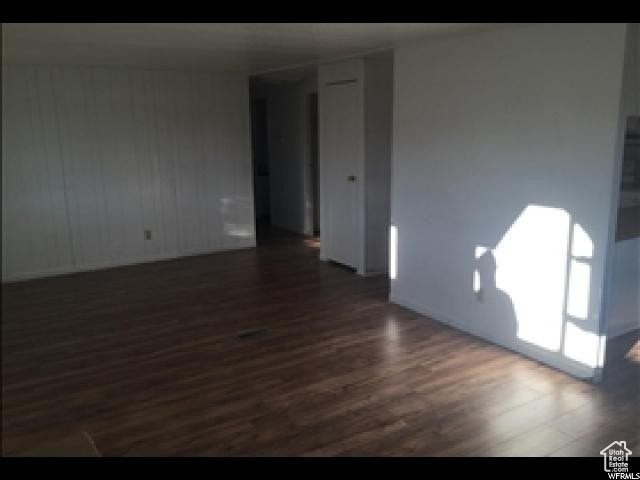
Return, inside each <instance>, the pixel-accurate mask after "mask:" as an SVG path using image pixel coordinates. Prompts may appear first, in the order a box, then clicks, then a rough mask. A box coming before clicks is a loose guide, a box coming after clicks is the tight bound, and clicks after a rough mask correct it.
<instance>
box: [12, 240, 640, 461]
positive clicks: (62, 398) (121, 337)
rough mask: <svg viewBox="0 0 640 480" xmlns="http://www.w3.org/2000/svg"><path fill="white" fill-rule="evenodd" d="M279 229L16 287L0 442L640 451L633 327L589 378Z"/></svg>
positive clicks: (184, 448) (151, 449) (394, 451)
mask: <svg viewBox="0 0 640 480" xmlns="http://www.w3.org/2000/svg"><path fill="white" fill-rule="evenodd" d="M268 238H271V241H266V242H261V245H262V246H260V247H258V248H256V249H246V250H239V251H233V252H225V253H215V254H209V255H201V256H193V257H187V258H182V259H176V260H170V261H163V262H157V263H148V264H144V265H137V266H129V267H123V268H117V269H111V270H104V271H99V272H90V273H80V274H73V275H68V276H63V277H57V278H48V279H41V280H35V281H29V282H23V283H16V284H11V285H5V286H4V287H3V294H4V295H3V296H4V302H3V309H4V311H3V319H4V321H3V342H4V343H3V374H4V380H3V404H4V408H3V415H4V418H3V428H4V431H3V435H4V452H3V454H5V455H11V454H15V453H19V452H20V451H23V450H25V449H29V448H31V447H32V446H34V445H37V444H39V443H41V442H46V441H48V440H52V439H55V438H58V437H62V436H64V435H66V434H68V433H72V432H75V431H85V432H87V433H88V434H89V435H90V436H91V437H92V438H93V440H94V441H95V444H96V446H97V448H98V449H99V450H100V452H101V453H102V454H103V455H175V454H178V455H448V456H467V455H517V456H520V455H583V456H598V452H599V451H600V450H601V449H602V448H603V447H605V446H606V445H607V444H608V443H609V442H611V441H613V440H620V439H624V440H626V441H627V445H628V446H629V447H630V448H631V450H633V451H636V450H637V449H640V428H639V427H640V425H639V417H638V403H639V400H640V398H639V393H640V385H639V383H640V381H639V380H640V377H639V373H640V363H639V362H640V357H639V356H640V352H637V349H638V348H639V347H638V344H637V331H636V332H633V333H632V334H629V335H626V336H624V337H621V338H619V339H617V340H616V341H615V343H612V344H610V345H609V348H608V349H607V350H608V357H609V361H608V363H607V370H606V371H605V381H604V382H603V383H602V384H601V385H598V386H594V385H591V384H588V383H585V382H582V381H578V380H575V379H573V378H571V377H569V376H567V375H565V374H563V373H561V372H559V371H556V370H553V369H551V368H548V367H546V366H543V365H541V364H539V363H537V362H535V361H531V360H528V359H525V358H524V357H522V356H520V355H517V354H514V353H511V352H508V351H506V350H504V349H502V348H499V347H496V346H493V345H490V344H488V343H486V342H484V341H483V340H480V339H478V338H474V337H471V336H469V335H466V334H464V333H462V332H460V331H457V330H454V329H451V328H449V327H446V326H443V325H441V324H439V323H437V322H435V321H433V320H430V319H428V318H425V317H423V316H421V315H419V314H416V313H413V312H411V311H409V310H406V309H404V308H402V307H399V306H396V305H393V304H390V303H388V302H387V300H386V298H387V292H388V281H387V279H386V278H385V277H384V276H373V277H360V276H358V275H355V274H353V273H352V272H350V271H348V270H347V269H344V268H341V267H338V266H334V265H332V264H327V263H323V262H320V261H319V260H318V258H317V257H318V249H317V245H316V244H315V242H314V241H312V240H310V239H305V238H303V237H298V236H294V235H289V234H285V233H277V234H275V235H273V236H271V237H268ZM634 344H635V345H636V353H635V360H634V359H633V358H632V357H631V355H627V352H629V351H630V349H631V348H632V347H633V346H634ZM625 355H627V357H626V358H625Z"/></svg>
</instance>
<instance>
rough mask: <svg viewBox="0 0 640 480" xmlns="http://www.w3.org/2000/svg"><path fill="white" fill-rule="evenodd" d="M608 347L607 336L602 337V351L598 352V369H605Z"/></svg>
mask: <svg viewBox="0 0 640 480" xmlns="http://www.w3.org/2000/svg"><path fill="white" fill-rule="evenodd" d="M606 347H607V336H606V335H600V350H599V351H598V365H597V366H598V367H604V354H605V351H606Z"/></svg>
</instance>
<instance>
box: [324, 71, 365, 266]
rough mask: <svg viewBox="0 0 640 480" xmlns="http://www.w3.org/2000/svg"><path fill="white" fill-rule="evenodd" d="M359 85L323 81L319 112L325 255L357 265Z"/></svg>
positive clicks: (360, 164) (359, 225)
mask: <svg viewBox="0 0 640 480" xmlns="http://www.w3.org/2000/svg"><path fill="white" fill-rule="evenodd" d="M360 90H361V85H359V84H358V81H357V80H355V79H352V80H344V81H337V82H331V83H328V84H326V85H325V88H324V95H323V97H324V98H323V100H322V101H323V104H322V116H323V119H322V120H323V138H322V142H323V143H322V148H323V155H322V161H323V162H324V163H325V165H324V172H325V182H326V183H325V186H326V188H325V189H324V194H325V195H326V197H327V198H326V202H323V203H324V205H326V207H327V212H326V214H327V215H326V224H325V227H324V228H325V229H326V231H321V232H320V234H321V235H322V237H323V240H322V241H323V242H326V250H325V251H326V257H327V258H328V259H330V260H334V261H336V262H339V263H342V264H344V265H348V266H351V267H354V268H356V269H360V268H361V259H360V253H361V238H360V236H361V235H360V232H361V214H362V212H361V209H362V201H361V188H362V185H361V182H362V181H363V179H362V178H361V170H362V159H361V157H362V149H363V148H364V145H363V140H364V139H363V114H362V99H361V98H360Z"/></svg>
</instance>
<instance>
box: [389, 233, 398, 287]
mask: <svg viewBox="0 0 640 480" xmlns="http://www.w3.org/2000/svg"><path fill="white" fill-rule="evenodd" d="M397 277H398V227H396V226H395V225H391V228H389V278H391V280H395V279H396V278H397Z"/></svg>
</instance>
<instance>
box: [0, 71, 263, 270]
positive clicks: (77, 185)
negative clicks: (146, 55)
mask: <svg viewBox="0 0 640 480" xmlns="http://www.w3.org/2000/svg"><path fill="white" fill-rule="evenodd" d="M3 73H4V76H3V109H2V113H3V137H2V140H3V142H2V147H3V156H2V157H3V158H2V173H3V175H2V182H3V189H2V191H3V203H2V208H3V228H2V240H3V242H2V245H3V252H2V253H3V280H4V281H6V280H14V279H21V278H29V277H38V276H42V275H47V274H55V273H62V272H71V271H77V270H83V269H91V268H99V267H107V266H112V265H120V264H126V263H132V262H138V261H144V260H151V259H157V258H166V257H173V256H180V255H186V254H192V253H199V252H209V251H217V250H226V249H232V248H240V247H247V246H252V245H255V236H254V226H253V205H252V203H253V201H252V189H251V188H252V187H251V158H250V148H249V145H250V143H249V106H248V85H247V78H246V77H245V76H243V75H239V74H226V73H225V74H212V73H184V72H177V71H175V72H174V71H150V70H149V71H147V70H136V69H126V68H110V69H105V68H80V67H78V68H75V67H31V66H11V67H5V68H4V70H3ZM145 229H150V230H151V239H150V240H145V237H144V230H145Z"/></svg>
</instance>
